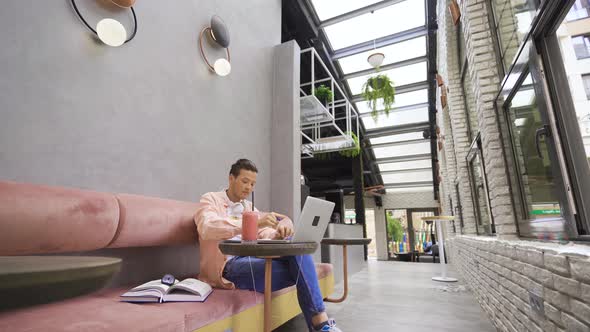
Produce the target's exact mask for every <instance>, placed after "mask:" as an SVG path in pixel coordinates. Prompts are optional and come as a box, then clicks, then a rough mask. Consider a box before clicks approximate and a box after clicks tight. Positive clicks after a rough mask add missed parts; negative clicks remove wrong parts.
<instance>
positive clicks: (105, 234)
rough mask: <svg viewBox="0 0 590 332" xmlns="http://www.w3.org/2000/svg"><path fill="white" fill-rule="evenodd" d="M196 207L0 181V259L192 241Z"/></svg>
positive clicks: (165, 201) (181, 202) (192, 204)
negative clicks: (3, 256) (2, 256)
mask: <svg viewBox="0 0 590 332" xmlns="http://www.w3.org/2000/svg"><path fill="white" fill-rule="evenodd" d="M197 207H198V204H197V203H190V202H183V201H174V200H167V199H160V198H153V197H145V196H137V195H127V194H120V195H113V194H110V193H100V192H94V191H88V190H80V189H72V188H63V187H49V186H41V185H32V184H23V183H15V182H7V181H0V255H28V254H41V253H59V252H80V251H90V250H96V249H101V248H106V247H109V248H121V247H143V246H161V245H173V244H183V243H195V242H196V241H197V232H196V227H195V225H194V222H193V215H194V213H195V211H196V209H197Z"/></svg>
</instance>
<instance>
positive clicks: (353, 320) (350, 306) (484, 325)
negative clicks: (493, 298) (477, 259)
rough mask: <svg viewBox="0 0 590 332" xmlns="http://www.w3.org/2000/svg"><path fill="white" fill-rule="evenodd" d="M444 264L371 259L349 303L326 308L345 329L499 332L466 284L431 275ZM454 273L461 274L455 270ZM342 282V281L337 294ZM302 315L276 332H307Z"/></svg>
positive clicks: (354, 280)
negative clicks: (437, 279) (443, 279)
mask: <svg viewBox="0 0 590 332" xmlns="http://www.w3.org/2000/svg"><path fill="white" fill-rule="evenodd" d="M439 269H440V265H439V264H432V263H406V262H394V261H373V260H370V261H369V263H368V266H367V268H365V269H363V270H362V271H360V272H358V273H356V274H354V275H353V276H352V277H351V278H349V296H348V298H347V299H346V301H344V302H343V303H340V304H335V303H326V311H327V312H328V314H329V315H330V317H332V318H334V319H335V320H336V323H337V325H338V327H339V328H340V329H342V330H343V331H344V332H351V331H354V332H357V331H420V332H423V331H453V332H459V331H469V332H472V331H482V332H485V331H496V329H495V328H494V326H493V325H492V323H491V322H490V321H489V319H488V318H487V317H486V316H485V314H484V313H483V311H482V310H481V308H480V306H479V304H478V303H477V301H476V300H475V298H474V297H473V295H472V293H471V291H470V290H469V289H468V288H466V287H465V284H464V283H462V282H461V281H459V282H458V283H451V284H445V283H439V282H435V281H432V280H431V279H430V278H431V277H432V276H434V275H438V274H439ZM450 275H451V276H456V275H455V274H454V272H453V271H452V270H451V271H450ZM341 290H342V284H341V283H340V284H338V285H336V291H335V296H339V295H340V294H341ZM306 330H307V329H306V325H305V320H304V319H303V316H302V315H299V316H297V317H295V318H293V319H292V320H290V321H289V322H287V323H285V324H284V325H283V326H281V327H280V328H278V329H276V330H275V332H305V331H306Z"/></svg>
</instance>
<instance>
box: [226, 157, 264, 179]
mask: <svg viewBox="0 0 590 332" xmlns="http://www.w3.org/2000/svg"><path fill="white" fill-rule="evenodd" d="M243 169H245V170H247V171H252V172H254V173H258V168H256V165H254V163H253V162H251V161H250V160H248V159H238V161H236V162H235V163H234V164H233V165H231V168H230V170H229V174H231V175H233V176H235V177H238V176H239V175H240V171H241V170H243Z"/></svg>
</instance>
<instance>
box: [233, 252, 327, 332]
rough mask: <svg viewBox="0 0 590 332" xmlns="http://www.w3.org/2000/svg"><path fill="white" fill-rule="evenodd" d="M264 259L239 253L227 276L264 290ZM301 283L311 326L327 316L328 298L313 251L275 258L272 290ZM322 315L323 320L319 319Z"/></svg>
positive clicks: (244, 286) (241, 284)
mask: <svg viewBox="0 0 590 332" xmlns="http://www.w3.org/2000/svg"><path fill="white" fill-rule="evenodd" d="M264 261H265V260H264V259H261V258H255V257H235V258H234V259H232V261H230V262H228V265H227V267H226V269H225V271H224V278H226V279H227V280H229V281H231V282H233V283H234V284H235V285H236V287H237V288H239V289H248V290H256V291H257V292H260V293H262V292H264ZM295 283H297V298H298V300H299V306H300V307H301V311H302V312H303V315H304V316H305V320H306V322H307V325H308V327H309V328H310V330H312V329H313V328H312V326H313V325H312V320H316V322H313V323H315V325H318V324H319V323H321V322H323V321H325V320H327V315H326V314H325V312H324V311H325V308H324V301H323V299H322V294H321V292H320V288H319V284H318V278H317V274H316V271H315V264H314V263H313V259H312V257H311V256H310V255H304V256H287V257H281V258H277V259H273V262H272V285H271V286H272V287H271V288H272V291H273V292H274V291H276V290H279V289H283V288H285V287H289V286H292V285H294V284H295ZM318 319H319V320H318Z"/></svg>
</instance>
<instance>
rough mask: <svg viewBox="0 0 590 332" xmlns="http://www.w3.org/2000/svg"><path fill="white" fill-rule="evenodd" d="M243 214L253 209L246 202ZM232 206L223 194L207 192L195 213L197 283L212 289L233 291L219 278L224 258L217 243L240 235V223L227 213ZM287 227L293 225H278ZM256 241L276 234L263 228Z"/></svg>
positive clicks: (221, 192) (282, 222) (223, 279)
mask: <svg viewBox="0 0 590 332" xmlns="http://www.w3.org/2000/svg"><path fill="white" fill-rule="evenodd" d="M245 203H246V210H251V209H252V203H250V202H249V201H246V202H245ZM231 204H233V203H232V202H231V201H230V199H229V198H228V197H227V194H226V193H225V191H220V192H210V193H206V194H204V195H203V196H201V201H200V204H199V208H198V209H197V212H196V213H195V224H196V225H197V231H198V233H199V247H200V273H199V279H200V280H202V281H204V282H206V283H208V284H210V285H211V286H213V287H218V288H225V289H233V288H234V287H235V286H234V284H233V283H232V282H230V281H228V280H227V279H225V278H223V277H222V276H221V274H222V272H223V268H224V266H225V262H226V257H225V255H223V254H222V253H221V251H220V250H219V246H218V245H219V242H220V241H223V240H227V239H231V238H232V237H234V236H236V235H238V234H242V219H241V218H236V217H231V216H229V215H228V213H227V208H228V206H229V205H231ZM285 224H286V225H290V226H291V227H293V222H292V221H291V219H289V218H285V219H283V220H281V221H280V222H279V225H285ZM258 238H259V239H275V238H278V233H277V231H276V230H275V229H273V228H270V227H264V228H261V229H259V230H258Z"/></svg>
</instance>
